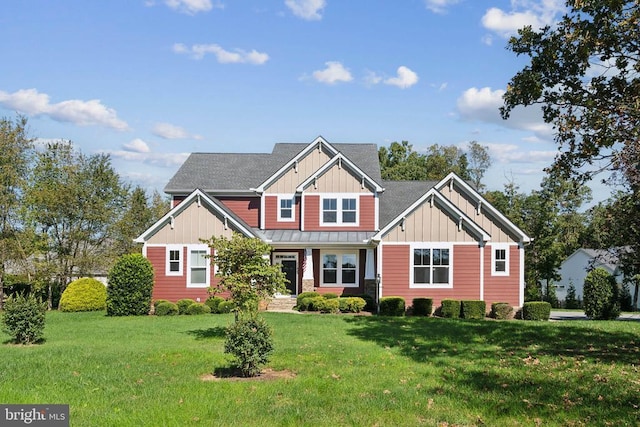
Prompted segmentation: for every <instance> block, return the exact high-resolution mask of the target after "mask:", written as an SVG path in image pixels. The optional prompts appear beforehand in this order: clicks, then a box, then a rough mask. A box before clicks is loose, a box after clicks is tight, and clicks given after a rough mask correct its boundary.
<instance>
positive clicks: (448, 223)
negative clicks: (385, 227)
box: [383, 202, 477, 242]
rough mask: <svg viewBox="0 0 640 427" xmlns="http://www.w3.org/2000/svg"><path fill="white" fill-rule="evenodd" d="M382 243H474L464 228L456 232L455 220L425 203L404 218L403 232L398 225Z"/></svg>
mask: <svg viewBox="0 0 640 427" xmlns="http://www.w3.org/2000/svg"><path fill="white" fill-rule="evenodd" d="M383 241H384V242H475V241H477V238H476V237H474V236H472V235H470V234H469V233H468V232H467V231H466V229H465V228H463V229H462V230H461V231H459V230H458V222H457V219H454V218H451V217H450V216H449V215H448V214H447V213H445V212H443V211H442V209H440V208H439V207H438V206H437V203H435V204H434V205H433V207H431V205H430V204H429V203H428V202H425V203H424V204H423V205H422V206H420V207H419V208H418V209H416V210H415V211H413V212H412V213H411V214H409V215H408V216H407V217H406V220H405V224H404V231H402V226H401V224H400V223H398V225H397V226H396V227H394V228H392V229H391V230H390V231H389V232H388V233H387V234H386V235H385V236H384V237H383Z"/></svg>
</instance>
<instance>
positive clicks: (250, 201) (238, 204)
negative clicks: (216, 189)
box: [218, 197, 260, 227]
mask: <svg viewBox="0 0 640 427" xmlns="http://www.w3.org/2000/svg"><path fill="white" fill-rule="evenodd" d="M218 199H219V200H220V201H221V202H222V204H224V205H225V206H226V207H227V208H229V209H230V210H231V211H233V213H235V214H236V215H238V216H239V217H240V218H242V220H243V221H244V222H246V223H247V224H248V225H249V226H250V227H259V226H260V198H258V197H233V198H231V197H229V198H223V197H218Z"/></svg>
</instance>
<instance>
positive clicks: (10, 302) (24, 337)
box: [2, 295, 47, 344]
mask: <svg viewBox="0 0 640 427" xmlns="http://www.w3.org/2000/svg"><path fill="white" fill-rule="evenodd" d="M46 313H47V304H46V303H43V302H41V301H40V300H38V299H36V298H35V297H34V296H33V295H28V296H26V297H25V296H23V295H17V296H12V297H9V298H8V299H7V302H6V304H5V306H4V313H3V315H2V325H3V330H4V331H5V332H6V333H8V334H9V335H11V337H12V338H13V340H14V342H16V343H17V344H33V343H36V342H38V341H40V340H41V339H42V336H43V333H44V323H45V316H46Z"/></svg>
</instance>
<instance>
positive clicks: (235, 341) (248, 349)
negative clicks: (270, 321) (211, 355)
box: [224, 317, 273, 377]
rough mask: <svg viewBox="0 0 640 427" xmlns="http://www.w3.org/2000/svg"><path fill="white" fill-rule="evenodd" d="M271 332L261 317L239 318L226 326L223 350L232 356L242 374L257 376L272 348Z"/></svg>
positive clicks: (267, 359)
mask: <svg viewBox="0 0 640 427" xmlns="http://www.w3.org/2000/svg"><path fill="white" fill-rule="evenodd" d="M272 334H273V332H272V330H271V328H270V327H269V325H267V323H266V322H265V321H264V320H263V319H262V318H259V317H254V318H240V319H238V320H237V321H236V322H233V323H232V324H231V325H229V326H228V327H227V330H226V338H225V343H224V352H225V353H229V354H231V355H233V356H234V358H235V364H236V366H237V368H238V369H240V372H241V373H242V375H243V376H245V377H254V376H257V375H258V374H259V373H260V370H261V369H262V366H264V365H265V364H266V363H267V362H268V361H269V353H271V351H272V350H273V338H272Z"/></svg>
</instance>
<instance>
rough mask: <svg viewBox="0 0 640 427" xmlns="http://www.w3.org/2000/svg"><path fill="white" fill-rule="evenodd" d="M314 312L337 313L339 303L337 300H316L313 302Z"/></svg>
mask: <svg viewBox="0 0 640 427" xmlns="http://www.w3.org/2000/svg"><path fill="white" fill-rule="evenodd" d="M313 307H314V308H315V310H314V311H319V312H321V313H339V312H340V301H339V300H338V298H318V299H317V301H314V302H313Z"/></svg>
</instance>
